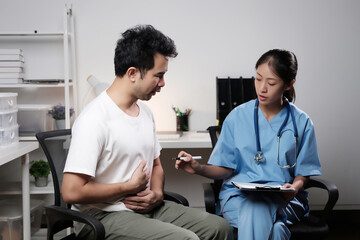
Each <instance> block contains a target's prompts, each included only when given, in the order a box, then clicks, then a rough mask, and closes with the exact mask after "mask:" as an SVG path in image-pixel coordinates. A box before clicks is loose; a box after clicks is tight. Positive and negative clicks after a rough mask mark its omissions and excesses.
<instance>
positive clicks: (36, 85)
mask: <svg viewBox="0 0 360 240" xmlns="http://www.w3.org/2000/svg"><path fill="white" fill-rule="evenodd" d="M71 86H73V83H69V87H71ZM59 87H65V83H57V84H54V83H51V84H31V83H18V84H0V88H59Z"/></svg>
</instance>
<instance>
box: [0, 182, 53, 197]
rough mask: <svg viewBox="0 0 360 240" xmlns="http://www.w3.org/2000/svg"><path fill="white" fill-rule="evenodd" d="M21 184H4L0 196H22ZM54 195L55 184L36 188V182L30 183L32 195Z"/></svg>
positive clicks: (50, 183) (0, 186) (51, 183)
mask: <svg viewBox="0 0 360 240" xmlns="http://www.w3.org/2000/svg"><path fill="white" fill-rule="evenodd" d="M21 193H22V190H21V182H4V183H1V185H0V195H18V194H21ZM52 193H54V187H53V182H52V181H49V183H48V185H47V186H46V187H36V186H35V183H34V182H30V194H52Z"/></svg>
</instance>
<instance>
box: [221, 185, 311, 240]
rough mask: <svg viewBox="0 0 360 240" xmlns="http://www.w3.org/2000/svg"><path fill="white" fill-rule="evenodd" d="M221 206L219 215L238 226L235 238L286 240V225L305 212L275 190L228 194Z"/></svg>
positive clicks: (296, 203)
mask: <svg viewBox="0 0 360 240" xmlns="http://www.w3.org/2000/svg"><path fill="white" fill-rule="evenodd" d="M221 205H222V212H221V213H222V215H223V216H224V218H225V219H227V220H228V222H229V223H230V225H232V226H233V227H237V228H238V239H241V240H246V239H248V240H265V239H274V240H275V239H276V240H277V239H279V240H285V239H290V236H291V233H290V230H289V229H288V228H287V226H286V224H291V223H293V222H294V221H298V219H299V218H300V217H302V216H303V215H304V214H305V213H306V209H305V208H303V205H302V204H301V203H299V202H298V201H297V199H296V198H294V199H293V200H291V201H290V203H289V202H286V201H285V200H284V199H283V197H282V196H281V195H280V194H279V193H270V192H244V191H241V192H240V193H239V194H238V195H235V196H232V197H230V199H228V200H227V201H226V202H225V204H221Z"/></svg>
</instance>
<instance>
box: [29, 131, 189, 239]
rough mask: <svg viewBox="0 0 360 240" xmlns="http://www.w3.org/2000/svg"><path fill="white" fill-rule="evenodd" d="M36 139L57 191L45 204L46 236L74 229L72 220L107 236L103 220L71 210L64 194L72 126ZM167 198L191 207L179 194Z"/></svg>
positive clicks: (74, 237)
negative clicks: (63, 197) (63, 178)
mask: <svg viewBox="0 0 360 240" xmlns="http://www.w3.org/2000/svg"><path fill="white" fill-rule="evenodd" d="M36 138H37V140H38V141H39V144H40V146H41V148H42V149H43V151H44V153H45V155H46V158H47V160H48V162H49V165H50V168H51V175H52V178H53V185H54V191H55V194H54V198H55V203H54V205H51V206H45V214H46V221H47V228H48V232H47V239H49V240H52V239H54V235H55V234H56V233H59V232H60V231H62V230H64V229H67V228H72V227H73V221H77V222H81V223H85V224H88V225H90V226H91V227H92V229H93V230H94V233H95V237H96V239H98V240H100V239H105V229H104V226H103V225H102V223H101V222H99V221H98V220H97V219H95V218H94V217H92V216H90V215H87V214H85V213H82V212H78V211H74V210H71V209H70V207H71V205H70V204H66V203H65V202H64V201H63V199H62V196H61V183H62V177H63V169H64V166H65V161H66V156H67V150H68V147H69V145H70V140H71V129H63V130H55V131H48V132H40V133H37V134H36ZM164 199H166V200H170V201H174V202H177V203H179V204H183V205H185V206H189V203H188V201H187V199H186V198H184V197H183V196H181V195H179V194H177V193H173V192H165V194H164ZM62 239H77V238H76V235H75V234H74V233H70V234H69V235H68V236H66V237H64V238H62Z"/></svg>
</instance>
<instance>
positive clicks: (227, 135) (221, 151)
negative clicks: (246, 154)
mask: <svg viewBox="0 0 360 240" xmlns="http://www.w3.org/2000/svg"><path fill="white" fill-rule="evenodd" d="M234 145H235V142H234V136H233V130H232V128H231V125H230V126H229V124H228V121H226V120H225V121H224V123H223V126H222V129H221V132H220V136H219V139H218V141H217V143H216V145H215V148H214V150H213V151H212V153H211V155H210V159H209V161H208V164H211V165H216V166H221V167H227V168H232V169H235V170H236V169H237V163H236V161H235V146H234Z"/></svg>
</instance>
